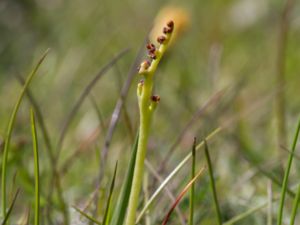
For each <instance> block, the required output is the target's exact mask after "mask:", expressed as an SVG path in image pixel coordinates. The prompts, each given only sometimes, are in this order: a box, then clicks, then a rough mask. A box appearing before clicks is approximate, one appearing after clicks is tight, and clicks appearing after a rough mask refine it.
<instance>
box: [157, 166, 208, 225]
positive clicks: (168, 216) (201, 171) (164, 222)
mask: <svg viewBox="0 0 300 225" xmlns="http://www.w3.org/2000/svg"><path fill="white" fill-rule="evenodd" d="M203 171H204V167H203V168H202V169H201V170H200V171H199V172H198V174H197V175H196V176H195V177H194V178H193V179H192V180H191V181H190V182H189V183H188V184H187V185H186V186H185V188H184V189H183V190H182V191H181V193H180V194H179V195H178V197H177V198H176V201H175V202H174V204H173V205H172V207H171V209H170V210H169V212H168V213H167V215H166V216H165V219H164V220H163V222H162V225H166V224H167V223H168V221H169V218H170V216H171V214H172V212H173V211H174V209H175V207H176V206H177V205H178V203H179V202H180V200H181V199H182V197H183V196H184V195H185V193H186V192H187V191H188V190H189V188H190V187H191V186H192V185H193V184H194V182H195V181H196V180H197V178H198V177H199V176H200V175H201V174H202V173H203Z"/></svg>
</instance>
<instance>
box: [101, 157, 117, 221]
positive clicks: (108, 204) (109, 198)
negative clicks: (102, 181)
mask: <svg viewBox="0 0 300 225" xmlns="http://www.w3.org/2000/svg"><path fill="white" fill-rule="evenodd" d="M117 168H118V162H117V163H116V166H115V171H114V176H113V179H112V181H111V185H110V189H109V196H108V199H107V203H106V209H105V213H104V216H103V222H102V225H108V223H109V216H108V214H109V211H110V203H111V198H112V194H113V191H114V187H115V180H116V175H117Z"/></svg>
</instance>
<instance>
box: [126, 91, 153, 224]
mask: <svg viewBox="0 0 300 225" xmlns="http://www.w3.org/2000/svg"><path fill="white" fill-rule="evenodd" d="M147 100H148V99H145V96H143V97H142V98H141V100H140V136H139V142H138V149H137V156H136V162H135V167H134V174H133V181H132V188H131V194H130V199H129V205H128V212H127V213H128V214H127V218H126V222H125V224H126V225H134V224H135V216H136V210H137V204H138V199H139V194H140V190H141V185H142V180H143V174H144V161H145V157H146V151H147V143H148V137H149V130H150V120H151V114H152V113H151V112H150V111H149V108H148V107H147V105H146V104H145V103H146V102H149V101H147Z"/></svg>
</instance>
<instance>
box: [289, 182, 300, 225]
mask: <svg viewBox="0 0 300 225" xmlns="http://www.w3.org/2000/svg"><path fill="white" fill-rule="evenodd" d="M299 203H300V185H299V187H298V191H297V195H296V197H295V199H294V203H293V209H292V215H291V222H290V225H294V223H295V218H296V216H297V210H298V205H299Z"/></svg>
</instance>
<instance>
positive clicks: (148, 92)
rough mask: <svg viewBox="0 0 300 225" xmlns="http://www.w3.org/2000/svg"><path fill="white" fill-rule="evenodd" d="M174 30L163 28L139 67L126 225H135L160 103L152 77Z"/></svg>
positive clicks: (149, 45) (170, 26)
mask: <svg viewBox="0 0 300 225" xmlns="http://www.w3.org/2000/svg"><path fill="white" fill-rule="evenodd" d="M173 30H174V22H173V21H169V22H168V23H167V24H166V27H164V28H163V33H164V35H162V36H159V37H158V38H157V42H158V43H159V46H158V47H156V46H155V45H154V44H152V43H149V44H148V45H147V46H146V47H147V50H148V56H149V58H150V61H148V60H145V61H144V62H142V63H141V65H140V67H139V71H138V73H139V75H140V76H142V77H143V79H142V80H141V81H140V82H139V83H138V86H137V96H138V104H139V111H140V127H139V141H138V149H137V156H136V161H135V167H134V174H133V181H132V187H131V192H130V198H129V204H128V208H127V217H126V223H125V224H126V225H134V224H135V216H136V210H137V204H138V198H139V194H140V191H141V186H142V180H143V174H144V161H145V156H146V151H147V143H148V137H149V130H150V124H151V119H152V116H153V112H154V111H155V108H156V106H157V104H158V102H159V101H160V97H159V96H158V95H153V94H152V89H153V76H154V73H155V71H156V68H157V66H158V64H159V62H160V60H161V58H162V56H163V54H164V53H165V51H166V50H167V48H168V44H169V41H170V39H171V36H172V33H173Z"/></svg>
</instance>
